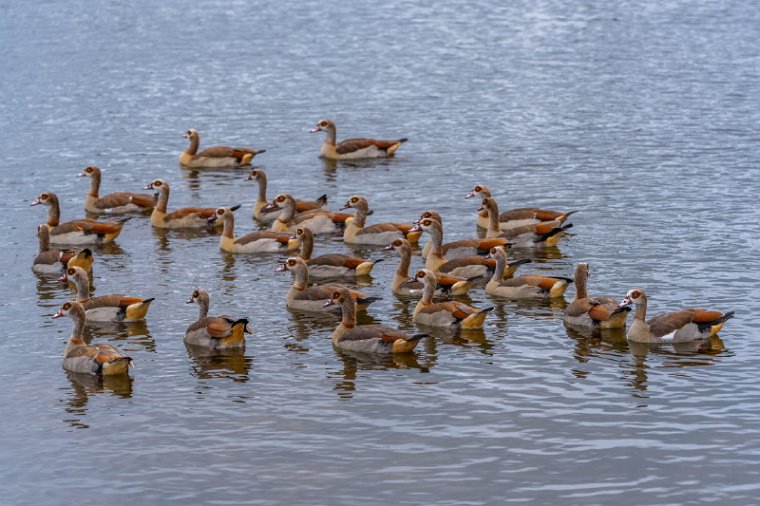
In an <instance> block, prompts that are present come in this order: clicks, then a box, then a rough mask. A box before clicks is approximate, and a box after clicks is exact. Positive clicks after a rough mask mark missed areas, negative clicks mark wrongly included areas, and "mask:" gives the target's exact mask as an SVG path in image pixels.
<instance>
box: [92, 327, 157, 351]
mask: <svg viewBox="0 0 760 506" xmlns="http://www.w3.org/2000/svg"><path fill="white" fill-rule="evenodd" d="M85 335H86V336H87V335H89V339H96V338H102V339H109V340H111V341H115V342H120V344H119V345H117V347H118V348H119V350H120V351H123V352H124V353H129V352H131V351H140V350H145V351H147V352H149V353H156V341H155V340H154V339H153V336H152V335H151V334H150V330H149V328H148V323H147V322H146V321H145V320H141V321H137V322H129V323H124V322H119V323H116V322H87V327H86V331H85ZM114 345H116V344H115V343H114Z"/></svg>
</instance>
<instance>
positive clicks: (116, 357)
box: [53, 301, 132, 375]
mask: <svg viewBox="0 0 760 506" xmlns="http://www.w3.org/2000/svg"><path fill="white" fill-rule="evenodd" d="M64 316H68V317H69V318H71V320H72V321H73V322H74V327H73V329H72V331H71V337H70V338H69V341H68V343H66V349H65V351H64V352H63V368H64V369H66V370H67V371H71V372H81V373H87V374H104V375H111V374H127V371H128V370H129V366H130V364H131V363H132V359H131V358H130V357H128V356H126V355H123V354H122V353H121V352H120V351H119V350H117V349H116V348H114V347H113V346H111V345H110V344H105V343H100V344H85V342H84V322H85V310H84V307H83V306H82V304H81V303H79V302H74V301H72V302H66V303H65V304H63V305H62V306H61V308H60V309H59V310H58V312H57V313H55V314H54V315H53V318H61V317H64Z"/></svg>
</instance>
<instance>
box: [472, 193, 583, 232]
mask: <svg viewBox="0 0 760 506" xmlns="http://www.w3.org/2000/svg"><path fill="white" fill-rule="evenodd" d="M473 197H480V198H491V190H490V188H488V187H487V186H486V185H484V184H479V185H476V186H475V187H474V188H473V189H472V191H470V193H468V194H467V195H465V197H464V198H466V199H470V198H473ZM575 212H576V211H568V212H562V211H552V210H549V209H541V208H538V207H518V208H515V209H510V210H508V211H503V212H502V213H501V214H499V228H500V229H501V230H509V229H510V228H516V227H522V226H524V225H535V224H536V223H540V222H542V221H553V220H558V221H560V222H562V223H564V222H565V220H566V219H567V218H569V217H570V215H572V214H575ZM476 223H477V225H478V226H479V227H480V228H488V225H489V219H488V212H487V211H485V210H482V211H480V210H479V211H478V219H477V222H476Z"/></svg>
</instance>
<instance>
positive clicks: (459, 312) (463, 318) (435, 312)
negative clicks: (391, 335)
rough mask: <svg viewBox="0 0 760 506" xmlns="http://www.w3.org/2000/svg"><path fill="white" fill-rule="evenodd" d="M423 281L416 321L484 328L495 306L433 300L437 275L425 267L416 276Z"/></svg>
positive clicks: (414, 318) (415, 309)
mask: <svg viewBox="0 0 760 506" xmlns="http://www.w3.org/2000/svg"><path fill="white" fill-rule="evenodd" d="M415 278H416V280H417V281H420V282H422V284H423V286H424V288H423V291H422V299H420V301H419V302H418V303H417V306H416V307H415V308H414V316H413V317H412V319H413V321H414V322H415V323H419V324H421V325H428V326H432V327H446V328H452V327H461V328H463V329H482V328H483V324H484V323H485V319H486V316H487V315H488V312H489V311H491V310H492V309H493V308H492V307H489V308H485V309H476V308H474V307H472V306H468V305H467V304H464V303H463V302H457V301H446V302H433V294H434V292H435V287H436V284H437V280H436V275H435V274H434V273H433V272H432V271H430V270H428V269H423V270H421V271H419V272H418V273H417V275H416V276H415Z"/></svg>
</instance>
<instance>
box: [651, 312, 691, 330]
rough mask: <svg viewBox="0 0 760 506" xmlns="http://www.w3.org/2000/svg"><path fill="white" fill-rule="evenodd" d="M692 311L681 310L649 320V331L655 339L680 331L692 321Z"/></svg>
mask: <svg viewBox="0 0 760 506" xmlns="http://www.w3.org/2000/svg"><path fill="white" fill-rule="evenodd" d="M695 312H696V310H694V309H682V310H680V311H674V312H672V313H664V314H660V315H657V316H654V317H652V318H650V319H649V320H648V321H647V323H648V324H649V331H650V332H651V333H652V334H653V335H654V336H656V337H662V336H665V335H668V334H670V333H671V332H673V331H675V330H678V329H680V328H681V327H683V326H684V325H687V324H688V323H691V322H692V321H693V320H694V313H695Z"/></svg>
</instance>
